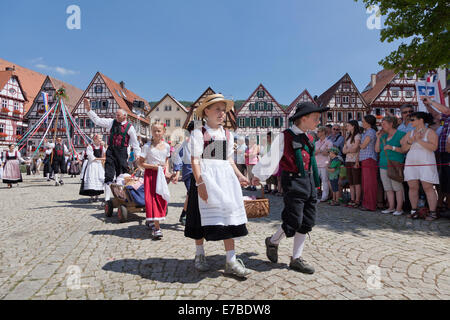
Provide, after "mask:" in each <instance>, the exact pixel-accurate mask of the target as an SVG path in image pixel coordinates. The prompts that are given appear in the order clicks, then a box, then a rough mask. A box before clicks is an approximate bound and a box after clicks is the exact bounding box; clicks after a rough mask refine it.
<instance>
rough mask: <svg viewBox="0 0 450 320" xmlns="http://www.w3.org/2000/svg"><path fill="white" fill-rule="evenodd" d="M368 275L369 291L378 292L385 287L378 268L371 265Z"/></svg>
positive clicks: (367, 271)
mask: <svg viewBox="0 0 450 320" xmlns="http://www.w3.org/2000/svg"><path fill="white" fill-rule="evenodd" d="M366 274H367V275H368V277H367V281H366V283H367V289H369V290H377V289H381V288H382V287H383V284H382V283H381V269H380V267H378V266H375V265H371V266H369V267H368V268H367V270H366Z"/></svg>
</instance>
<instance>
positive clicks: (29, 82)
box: [0, 58, 45, 113]
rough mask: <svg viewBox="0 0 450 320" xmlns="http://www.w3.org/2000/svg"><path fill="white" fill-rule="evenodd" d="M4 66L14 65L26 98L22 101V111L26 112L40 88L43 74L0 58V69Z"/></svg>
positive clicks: (43, 78) (3, 68)
mask: <svg viewBox="0 0 450 320" xmlns="http://www.w3.org/2000/svg"><path fill="white" fill-rule="evenodd" d="M6 67H15V70H14V74H15V75H17V76H18V78H19V81H20V83H21V85H22V88H23V90H24V92H23V93H24V95H25V96H26V98H27V100H28V101H26V102H25V103H24V113H27V112H28V110H29V109H30V107H31V105H32V104H33V101H34V98H35V97H36V95H37V94H38V93H39V91H40V89H41V86H42V83H43V82H44V80H45V75H43V74H41V73H39V72H36V71H33V70H30V69H27V68H24V67H21V66H19V65H17V64H15V63H12V62H9V61H6V60H4V59H1V58H0V70H5V68H6Z"/></svg>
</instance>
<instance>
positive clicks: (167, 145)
mask: <svg viewBox="0 0 450 320" xmlns="http://www.w3.org/2000/svg"><path fill="white" fill-rule="evenodd" d="M167 158H170V145H169V144H168V143H166V159H167Z"/></svg>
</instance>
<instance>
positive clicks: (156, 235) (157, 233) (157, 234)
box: [152, 229, 163, 240]
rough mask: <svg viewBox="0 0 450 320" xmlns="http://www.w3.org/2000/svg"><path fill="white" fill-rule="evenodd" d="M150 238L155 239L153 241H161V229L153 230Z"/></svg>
mask: <svg viewBox="0 0 450 320" xmlns="http://www.w3.org/2000/svg"><path fill="white" fill-rule="evenodd" d="M152 236H153V239H155V240H159V239H161V238H162V237H163V234H162V231H161V229H158V230H156V229H153V232H152Z"/></svg>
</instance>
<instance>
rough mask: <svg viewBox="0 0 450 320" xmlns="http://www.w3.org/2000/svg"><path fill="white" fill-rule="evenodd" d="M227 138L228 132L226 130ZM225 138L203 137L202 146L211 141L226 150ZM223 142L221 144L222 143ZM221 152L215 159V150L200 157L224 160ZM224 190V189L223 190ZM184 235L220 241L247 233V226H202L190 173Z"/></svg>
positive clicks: (224, 156)
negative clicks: (206, 155)
mask: <svg viewBox="0 0 450 320" xmlns="http://www.w3.org/2000/svg"><path fill="white" fill-rule="evenodd" d="M202 133H203V135H204V136H205V134H206V129H205V128H202ZM227 140H228V132H227ZM227 140H223V141H220V140H218V141H214V140H213V139H211V138H209V139H205V142H204V148H206V147H207V146H208V145H210V144H211V143H215V144H220V146H219V145H217V147H215V148H221V150H227ZM222 144H223V145H222ZM219 153H220V154H222V157H223V158H221V159H217V157H216V154H215V152H214V151H213V152H211V155H210V156H208V157H205V156H204V155H202V159H216V160H224V161H226V160H227V159H226V152H218V153H217V154H218V156H220V155H219ZM224 191H226V190H224ZM184 235H185V237H188V238H191V239H194V240H200V239H203V238H204V239H206V240H207V241H220V240H227V239H232V238H239V237H243V236H246V235H248V230H247V226H246V225H245V224H241V225H238V226H232V225H230V226H221V225H214V226H202V224H201V216H200V209H199V204H198V188H197V186H196V182H195V178H194V176H193V175H192V178H191V187H190V189H189V193H188V205H187V211H186V227H185V229H184Z"/></svg>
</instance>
